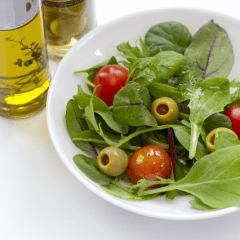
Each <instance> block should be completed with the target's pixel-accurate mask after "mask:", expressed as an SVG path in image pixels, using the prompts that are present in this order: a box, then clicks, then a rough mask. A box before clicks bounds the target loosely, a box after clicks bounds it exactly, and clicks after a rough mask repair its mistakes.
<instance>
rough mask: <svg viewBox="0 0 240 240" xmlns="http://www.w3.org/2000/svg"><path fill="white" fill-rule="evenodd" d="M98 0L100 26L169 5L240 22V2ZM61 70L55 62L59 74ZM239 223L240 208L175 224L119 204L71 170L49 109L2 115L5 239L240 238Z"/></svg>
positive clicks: (0, 191)
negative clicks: (51, 127) (57, 145)
mask: <svg viewBox="0 0 240 240" xmlns="http://www.w3.org/2000/svg"><path fill="white" fill-rule="evenodd" d="M96 1H97V17H98V25H101V24H104V23H107V22H109V21H111V20H113V19H115V18H119V17H121V16H123V15H125V14H130V13H133V12H138V11H142V10H147V9H156V8H165V7H196V8H206V9H209V10H215V11H217V12H223V13H225V14H228V15H231V16H234V17H237V18H239V19H240V15H239V11H240V3H239V0H238V1H237V0H228V1H219V0H201V1H194V0H192V1H187V0H181V1H179V0H167V1H163V0H147V1H144V0H121V1H116V0H96ZM143 21H144V19H143ZM139 24H141V23H139ZM236 31H240V29H236ZM56 68H57V63H56V62H52V61H51V62H50V69H51V72H52V74H53V73H54V72H55V69H56ZM239 226H240V211H238V212H235V213H232V214H229V215H226V216H222V217H218V218H214V219H207V220H199V221H167V220H159V219H153V218H148V217H144V216H140V215H137V214H133V213H131V212H127V211H125V210H122V209H120V208H118V207H116V206H113V205H111V204H110V203H108V202H106V201H104V200H103V199H101V198H99V197H98V196H97V195H95V194H94V193H92V192H90V191H89V190H88V189H86V188H85V187H84V186H83V185H82V184H81V183H80V182H78V181H77V180H76V179H75V178H74V177H73V176H72V175H71V173H70V172H69V171H68V170H67V169H66V167H65V166H64V164H63V163H62V161H61V159H60V158H59V157H58V155H57V153H56V151H55V149H54V147H53V145H52V142H51V139H50V136H49V133H48V128H47V122H46V110H45V109H44V110H43V111H42V112H40V113H39V114H38V115H36V116H34V117H32V118H29V119H26V120H18V121H16V120H9V119H5V118H1V117H0V239H1V240H55V239H56V240H65V239H66V240H68V239H69V240H77V239H78V240H79V239H81V240H102V239H104V240H110V239H111V240H112V239H114V240H120V239H121V240H122V239H129V240H135V239H136V240H143V239H144V240H146V239H166V240H176V239H177V240H182V239H184V240H200V239H201V240H202V239H205V240H228V239H231V240H240V229H239Z"/></svg>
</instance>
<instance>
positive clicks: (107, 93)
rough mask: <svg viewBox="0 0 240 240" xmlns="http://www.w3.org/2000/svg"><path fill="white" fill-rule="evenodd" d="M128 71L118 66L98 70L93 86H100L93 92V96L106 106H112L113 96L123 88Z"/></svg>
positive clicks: (108, 66)
mask: <svg viewBox="0 0 240 240" xmlns="http://www.w3.org/2000/svg"><path fill="white" fill-rule="evenodd" d="M127 78H128V70H127V69H126V68H124V67H122V66H120V65H114V64H112V65H106V66H104V67H102V68H101V69H100V70H98V72H97V74H96V75H95V77H94V80H93V83H94V85H96V86H97V85H101V86H99V87H98V88H97V89H96V91H95V96H97V97H99V98H100V99H102V100H103V101H104V102H105V103H106V104H107V105H108V106H111V105H112V104H113V98H114V95H115V94H116V93H117V92H118V91H119V90H120V89H121V88H122V87H124V86H125V84H126V81H127Z"/></svg>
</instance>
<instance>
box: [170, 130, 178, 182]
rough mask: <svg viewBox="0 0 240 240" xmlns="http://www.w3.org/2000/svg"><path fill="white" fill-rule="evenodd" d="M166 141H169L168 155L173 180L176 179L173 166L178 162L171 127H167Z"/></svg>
mask: <svg viewBox="0 0 240 240" xmlns="http://www.w3.org/2000/svg"><path fill="white" fill-rule="evenodd" d="M168 142H169V150H170V157H171V159H172V168H173V175H174V180H175V179H176V167H175V166H176V164H177V162H178V156H177V153H176V149H175V146H174V139H173V130H172V128H168Z"/></svg>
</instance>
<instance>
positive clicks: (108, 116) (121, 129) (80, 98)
mask: <svg viewBox="0 0 240 240" xmlns="http://www.w3.org/2000/svg"><path fill="white" fill-rule="evenodd" d="M73 98H74V99H75V101H76V102H77V103H78V105H79V106H80V107H81V108H82V109H85V108H86V107H88V106H89V105H90V101H92V104H93V110H94V112H96V113H97V114H99V115H100V116H101V117H102V118H103V120H104V121H105V122H106V124H107V125H108V126H109V127H110V128H111V129H112V130H114V131H116V132H118V133H123V134H126V133H127V132H128V126H124V125H122V124H119V123H117V122H116V121H115V120H114V119H113V116H112V112H111V111H110V110H109V107H108V106H107V104H106V103H105V102H104V101H103V100H102V99H100V98H98V97H96V96H94V95H92V94H87V93H85V92H84V91H83V90H82V87H81V85H79V86H78V94H77V95H74V96H73Z"/></svg>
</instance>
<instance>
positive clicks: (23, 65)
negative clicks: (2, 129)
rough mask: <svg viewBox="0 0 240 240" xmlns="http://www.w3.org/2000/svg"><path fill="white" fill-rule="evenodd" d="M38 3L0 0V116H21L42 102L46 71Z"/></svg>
mask: <svg viewBox="0 0 240 240" xmlns="http://www.w3.org/2000/svg"><path fill="white" fill-rule="evenodd" d="M40 4H41V2H40V0H21V1H19V0H1V1H0V53H1V58H0V116H4V117H7V118H13V119H20V118H25V117H29V116H32V115H34V114H35V113H37V112H38V111H40V110H41V109H43V108H44V107H45V105H46V98H47V91H48V87H49V85H50V74H49V67H48V57H47V51H46V45H45V37H44V32H43V18H42V12H41V8H40Z"/></svg>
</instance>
